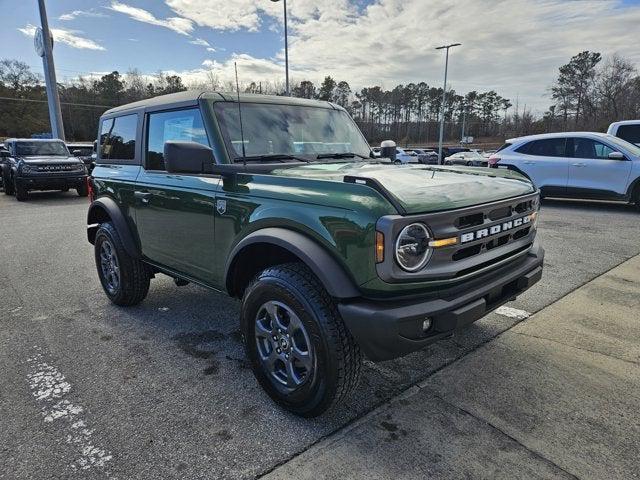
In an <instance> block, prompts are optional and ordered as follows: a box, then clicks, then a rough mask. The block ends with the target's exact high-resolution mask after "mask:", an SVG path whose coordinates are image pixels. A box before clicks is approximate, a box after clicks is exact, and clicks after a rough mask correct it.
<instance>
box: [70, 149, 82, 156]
mask: <svg viewBox="0 0 640 480" xmlns="http://www.w3.org/2000/svg"><path fill="white" fill-rule="evenodd" d="M71 155H73V156H74V157H81V156H82V150H74V151H73V152H71Z"/></svg>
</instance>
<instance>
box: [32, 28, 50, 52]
mask: <svg viewBox="0 0 640 480" xmlns="http://www.w3.org/2000/svg"><path fill="white" fill-rule="evenodd" d="M33 46H34V47H36V53H37V54H38V56H40V57H44V33H43V32H42V29H41V28H40V27H38V28H36V33H35V34H34V35H33ZM51 48H53V37H51Z"/></svg>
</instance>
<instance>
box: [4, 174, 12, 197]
mask: <svg viewBox="0 0 640 480" xmlns="http://www.w3.org/2000/svg"><path fill="white" fill-rule="evenodd" d="M2 185H3V186H4V194H5V195H13V179H12V178H11V177H9V176H5V175H4V174H2Z"/></svg>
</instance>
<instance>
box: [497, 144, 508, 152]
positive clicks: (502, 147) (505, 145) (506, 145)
mask: <svg viewBox="0 0 640 480" xmlns="http://www.w3.org/2000/svg"><path fill="white" fill-rule="evenodd" d="M510 146H511V144H510V143H505V144H504V145H502V146H501V147H500V148H499V149H497V150H496V152H499V151H500V150H504V149H505V148H507V147H510Z"/></svg>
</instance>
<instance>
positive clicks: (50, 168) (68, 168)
mask: <svg viewBox="0 0 640 480" xmlns="http://www.w3.org/2000/svg"><path fill="white" fill-rule="evenodd" d="M76 170H79V168H78V167H77V166H76V165H38V166H37V167H36V169H35V171H36V172H38V173H57V172H73V171H76Z"/></svg>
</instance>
